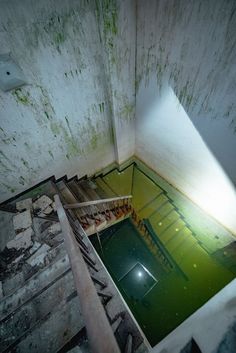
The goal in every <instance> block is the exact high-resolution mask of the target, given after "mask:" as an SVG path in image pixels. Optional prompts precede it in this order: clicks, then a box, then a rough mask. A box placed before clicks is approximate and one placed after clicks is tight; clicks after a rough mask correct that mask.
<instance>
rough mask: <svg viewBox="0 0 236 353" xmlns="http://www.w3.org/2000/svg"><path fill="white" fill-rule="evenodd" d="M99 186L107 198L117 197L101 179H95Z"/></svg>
mask: <svg viewBox="0 0 236 353" xmlns="http://www.w3.org/2000/svg"><path fill="white" fill-rule="evenodd" d="M95 181H96V184H97V186H98V187H99V188H100V189H101V190H102V191H103V192H104V193H105V195H106V197H107V198H109V197H116V196H119V195H117V194H116V193H115V192H114V191H113V190H111V189H110V187H109V186H108V185H107V184H106V183H105V182H104V181H103V179H102V178H101V177H98V178H96V179H95Z"/></svg>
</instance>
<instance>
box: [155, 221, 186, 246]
mask: <svg viewBox="0 0 236 353" xmlns="http://www.w3.org/2000/svg"><path fill="white" fill-rule="evenodd" d="M184 226H185V223H184V222H183V221H182V220H181V219H176V220H174V221H172V222H170V223H169V225H168V226H167V227H165V226H164V230H163V231H162V232H161V233H159V234H160V235H159V238H160V239H161V241H162V242H163V244H164V245H165V246H166V244H167V243H168V241H170V240H171V239H172V238H173V237H175V235H176V234H177V233H178V232H179V230H180V229H181V228H183V227H184ZM160 228H162V227H160Z"/></svg>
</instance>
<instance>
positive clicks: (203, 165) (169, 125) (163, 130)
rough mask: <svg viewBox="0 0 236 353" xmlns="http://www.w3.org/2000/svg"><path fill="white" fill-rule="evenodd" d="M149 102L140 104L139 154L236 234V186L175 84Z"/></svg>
mask: <svg viewBox="0 0 236 353" xmlns="http://www.w3.org/2000/svg"><path fill="white" fill-rule="evenodd" d="M149 92H150V90H149ZM155 92H156V91H155ZM149 99H150V98H149ZM142 103H143V102H142ZM146 103H147V102H146ZM148 103H149V104H142V107H141V106H140V111H141V114H140V117H139V119H138V127H137V156H138V157H140V158H141V159H142V160H144V161H145V162H146V163H147V164H148V165H149V166H150V167H152V168H153V169H154V170H156V171H157V172H158V173H159V174H160V175H162V176H163V177H164V178H165V179H166V180H168V181H169V182H170V183H171V184H173V185H174V186H176V187H177V188H178V189H179V190H181V191H182V192H183V193H184V194H186V195H187V196H188V197H189V198H190V199H192V200H193V201H194V202H195V203H197V204H198V205H199V206H200V207H201V208H202V209H204V210H205V211H206V212H207V213H209V214H210V215H211V216H213V217H214V218H216V219H217V220H218V221H219V222H220V223H222V224H223V225H224V226H225V227H227V228H228V229H230V230H231V231H232V232H234V233H235V234H236V192H235V188H234V186H233V184H232V183H231V181H230V180H229V178H228V177H227V175H226V174H225V172H224V171H223V169H222V167H221V166H220V164H219V163H218V161H217V160H216V158H215V157H214V155H213V154H212V152H211V151H210V150H209V148H208V147H207V145H206V144H205V142H204V141H203V139H202V137H201V136H200V134H199V133H198V131H197V130H196V128H195V127H194V125H193V123H192V121H191V120H190V118H189V117H188V115H187V113H186V112H185V110H184V109H183V107H182V105H181V104H180V102H179V100H178V98H177V96H176V95H175V93H174V91H173V90H172V88H171V87H170V86H167V87H166V88H165V89H162V93H159V95H158V98H157V95H156V94H155V99H154V96H152V102H151V101H150V100H149V102H148ZM150 103H151V104H150Z"/></svg>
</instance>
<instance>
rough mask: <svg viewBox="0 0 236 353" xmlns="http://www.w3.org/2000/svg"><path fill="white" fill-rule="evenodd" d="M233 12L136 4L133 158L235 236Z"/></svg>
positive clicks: (230, 6)
mask: <svg viewBox="0 0 236 353" xmlns="http://www.w3.org/2000/svg"><path fill="white" fill-rule="evenodd" d="M235 10H236V3H235V1H228V2H225V1H222V0H218V1H211V0H203V1H201V0H199V1H185V0H179V1H152V0H151V1H149V4H148V6H146V3H145V2H144V1H141V0H138V7H137V58H136V88H137V91H136V104H137V105H136V118H137V125H136V154H137V156H138V157H140V158H141V159H142V160H144V161H145V162H146V163H147V164H148V165H149V166H150V167H152V168H153V169H155V170H156V171H157V172H158V173H159V174H161V175H162V176H163V177H164V178H165V179H167V180H168V181H169V182H170V183H171V184H173V185H174V186H176V187H177V188H178V189H179V190H181V191H182V192H183V193H185V194H186V195H188V197H190V198H191V199H192V200H193V201H195V202H196V203H197V204H198V205H200V206H201V207H202V208H203V209H205V210H206V211H207V212H209V213H210V214H211V215H213V216H214V217H215V218H217V219H218V220H219V221H220V222H221V223H222V224H224V225H225V226H226V227H228V228H229V229H231V231H233V232H235V233H236V196H235V188H234V186H233V185H232V183H231V182H230V181H229V179H228V178H227V176H226V174H227V175H228V176H229V177H230V178H231V180H232V181H233V182H234V183H235V182H236V163H235V160H236V136H235V131H236V119H235V116H236V105H235V97H234V91H235V90H234V87H235V82H236V81H235V79H236V70H235V65H234V58H235V55H236V30H235V29H236V11H235ZM195 128H196V129H195ZM208 148H209V149H210V150H208ZM210 151H211V152H210ZM218 162H219V164H218ZM221 166H222V167H223V169H224V170H225V172H226V174H225V173H224V171H223V170H222V168H221Z"/></svg>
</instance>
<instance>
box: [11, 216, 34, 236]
mask: <svg viewBox="0 0 236 353" xmlns="http://www.w3.org/2000/svg"><path fill="white" fill-rule="evenodd" d="M31 225H32V217H31V213H30V210H26V211H24V212H21V213H18V214H16V215H15V216H14V217H13V226H14V230H15V232H16V233H20V232H21V231H22V230H25V229H27V228H29V227H31Z"/></svg>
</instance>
